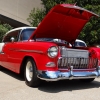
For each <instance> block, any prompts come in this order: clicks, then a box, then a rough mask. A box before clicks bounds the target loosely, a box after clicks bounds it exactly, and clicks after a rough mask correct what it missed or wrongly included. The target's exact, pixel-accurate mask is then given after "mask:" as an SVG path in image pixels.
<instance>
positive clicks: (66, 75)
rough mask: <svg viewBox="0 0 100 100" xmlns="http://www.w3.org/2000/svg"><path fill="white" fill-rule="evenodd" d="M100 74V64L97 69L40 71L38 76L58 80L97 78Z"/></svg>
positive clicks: (48, 79) (47, 79)
mask: <svg viewBox="0 0 100 100" xmlns="http://www.w3.org/2000/svg"><path fill="white" fill-rule="evenodd" d="M99 76H100V66H99V67H98V68H97V69H96V70H95V71H82V72H80V71H78V72H75V71H72V70H70V71H69V72H61V71H38V78H40V79H42V80H46V81H58V80H64V79H70V80H71V79H86V78H97V77H99Z"/></svg>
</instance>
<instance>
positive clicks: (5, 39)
mask: <svg viewBox="0 0 100 100" xmlns="http://www.w3.org/2000/svg"><path fill="white" fill-rule="evenodd" d="M18 35H19V30H16V31H13V32H10V33H8V34H6V35H5V37H4V39H3V42H11V37H14V39H15V42H16V41H18Z"/></svg>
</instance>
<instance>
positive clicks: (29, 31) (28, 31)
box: [20, 29, 35, 41]
mask: <svg viewBox="0 0 100 100" xmlns="http://www.w3.org/2000/svg"><path fill="white" fill-rule="evenodd" d="M34 31H35V29H24V30H23V31H22V33H21V35H20V41H23V40H28V39H29V38H30V36H31V35H32V33H33V32H34Z"/></svg>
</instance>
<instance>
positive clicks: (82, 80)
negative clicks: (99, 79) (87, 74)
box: [80, 78, 95, 83]
mask: <svg viewBox="0 0 100 100" xmlns="http://www.w3.org/2000/svg"><path fill="white" fill-rule="evenodd" d="M94 79H95V78H89V79H80V81H81V82H85V83H90V82H92V81H94Z"/></svg>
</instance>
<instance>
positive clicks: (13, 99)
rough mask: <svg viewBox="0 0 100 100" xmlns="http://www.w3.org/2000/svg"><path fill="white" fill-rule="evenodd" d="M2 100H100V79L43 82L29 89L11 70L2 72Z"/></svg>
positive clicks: (0, 73)
mask: <svg viewBox="0 0 100 100" xmlns="http://www.w3.org/2000/svg"><path fill="white" fill-rule="evenodd" d="M0 100H100V78H96V79H95V80H94V81H93V82H92V83H82V82H80V81H79V80H64V81H58V82H43V83H42V84H41V86H39V87H37V88H32V87H29V86H27V85H26V84H25V82H24V79H23V78H21V77H20V75H17V74H15V73H13V72H11V71H9V70H6V69H3V70H0Z"/></svg>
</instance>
